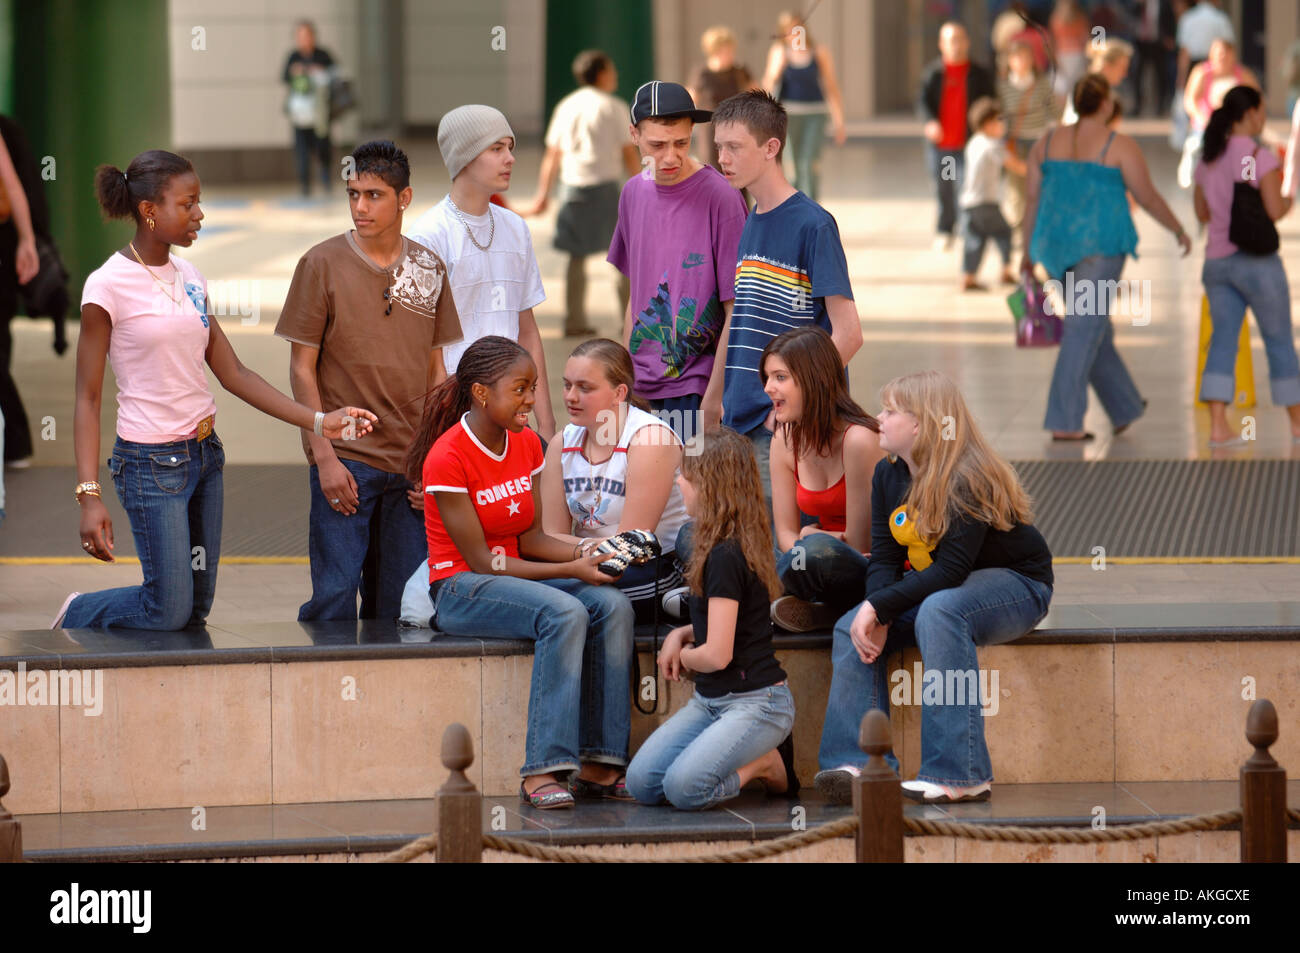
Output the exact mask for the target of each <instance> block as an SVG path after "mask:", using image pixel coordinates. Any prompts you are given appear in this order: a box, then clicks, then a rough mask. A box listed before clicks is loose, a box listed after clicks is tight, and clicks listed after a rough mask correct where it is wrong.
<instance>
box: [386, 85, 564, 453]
mask: <svg viewBox="0 0 1300 953" xmlns="http://www.w3.org/2000/svg"><path fill="white" fill-rule="evenodd" d="M514 148H515V134H514V132H513V131H512V130H511V128H510V123H509V122H507V121H506V117H505V116H503V115H502V114H501V112H500V111H499V110H496V109H494V108H492V107H491V106H480V105H472V106H459V107H457V108H456V109H453V110H451V112H449V113H447V114H446V115H445V116H443V117H442V121H441V122H440V123H439V124H438V149H439V150H440V151H441V152H442V160H443V162H445V163H446V165H447V172H448V174H449V175H450V176H451V191H450V192H449V193H448V194H447V195H445V196H443V198H442V200H441V201H440V202H438V204H436V205H434V206H433V207H432V208H431V209H429V210H428V211H427V212H425V213H424V214H423V215H421V216H420V217H419V219H417V220H416V222H415V225H414V227H413V228H412V229H411V232H410V236H411V238H413V239H414V240H415V241H417V242H419V243H420V244H422V245H424V246H425V247H426V248H430V249H432V250H433V251H434V252H436V253H437V254H438V255H439V256H440V257H441V258H442V260H443V261H444V262H446V263H447V273H448V276H449V278H450V280H451V289H452V295H453V296H454V298H455V299H456V307H457V310H458V312H459V314H460V323H461V329H462V331H463V332H464V335H465V337H464V340H462V341H460V342H459V343H457V344H454V345H451V346H449V347H447V348H445V349H444V350H443V352H442V359H441V361H440V362H439V366H438V367H437V374H438V379H439V380H442V379H443V378H445V377H446V376H447V375H450V374H454V373H456V366H457V365H458V364H459V363H460V357H461V355H462V354H464V353H465V349H466V348H468V347H469V346H470V345H471V344H473V343H474V342H475V341H477V340H478V339H479V338H481V337H485V336H487V335H489V334H497V335H501V336H502V337H507V338H510V339H511V340H514V341H518V342H519V343H520V344H521V345H523V347H524V349H525V350H527V351H528V353H529V354H530V355H531V356H532V359H533V363H534V364H536V365H537V403H536V404H535V405H534V413H535V415H536V418H537V419H536V423H537V432H538V433H539V434H541V436H542V439H544V440H550V439H551V438H552V437H554V436H555V413H554V412H553V411H552V409H551V392H550V385H549V383H548V382H547V379H546V355H545V354H544V353H543V351H542V336H541V333H540V332H539V331H538V329H537V319H536V317H535V316H534V314H533V308H535V307H536V306H537V305H539V304H541V303H542V302H543V301H545V300H546V294H545V292H544V291H543V290H542V278H541V272H540V271H539V270H538V268H537V256H536V255H535V254H534V253H533V241H532V236H531V235H530V234H529V231H528V226H527V225H526V224H525V223H524V220H523V219H522V218H520V217H519V216H518V215H517V214H515V213H514V212H512V211H511V210H510V209H508V208H506V207H505V206H504V205H503V204H497V203H495V202H493V201H492V199H493V197H494V196H495V195H498V194H499V193H502V192H505V191H506V190H507V189H508V188H510V174H511V170H512V169H513V167H514V164H515V157H514Z"/></svg>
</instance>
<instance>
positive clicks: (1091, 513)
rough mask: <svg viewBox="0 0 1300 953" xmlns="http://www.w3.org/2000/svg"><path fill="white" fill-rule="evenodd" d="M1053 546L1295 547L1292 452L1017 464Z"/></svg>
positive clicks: (1173, 551)
mask: <svg viewBox="0 0 1300 953" xmlns="http://www.w3.org/2000/svg"><path fill="white" fill-rule="evenodd" d="M1015 468H1016V471H1017V472H1018V473H1019V474H1020V479H1021V481H1022V482H1023V483H1024V485H1025V489H1026V490H1028V491H1029V493H1030V495H1031V496H1032V497H1033V499H1034V513H1035V525H1037V526H1038V528H1039V530H1040V531H1041V532H1042V533H1043V536H1044V537H1046V539H1047V542H1048V545H1049V546H1050V547H1051V549H1052V555H1053V556H1073V557H1090V556H1092V555H1093V552H1092V550H1093V547H1095V546H1103V547H1105V550H1106V555H1107V557H1117V556H1118V557H1202V558H1204V557H1218V558H1232V557H1241V556H1255V557H1261V556H1262V557H1268V556H1272V557H1284V556H1292V557H1294V556H1300V460H1114V461H1110V460H1104V461H1095V462H1090V463H1082V462H1079V461H1062V460H1051V461H1045V460H1034V461H1027V462H1021V463H1016V464H1015Z"/></svg>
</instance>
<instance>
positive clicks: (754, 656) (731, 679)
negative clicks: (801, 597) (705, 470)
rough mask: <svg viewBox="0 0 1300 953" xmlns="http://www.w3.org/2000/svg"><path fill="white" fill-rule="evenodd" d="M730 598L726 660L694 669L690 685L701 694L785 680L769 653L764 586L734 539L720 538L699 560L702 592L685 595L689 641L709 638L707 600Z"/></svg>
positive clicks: (753, 688)
mask: <svg viewBox="0 0 1300 953" xmlns="http://www.w3.org/2000/svg"><path fill="white" fill-rule="evenodd" d="M710 597H713V598H718V599H735V600H736V601H737V602H738V603H740V608H739V609H738V610H737V612H736V639H735V642H734V643H733V645H732V649H731V662H730V663H729V664H728V665H727V667H726V668H724V669H719V670H718V671H716V672H697V673H696V675H695V690H696V691H697V692H699V693H700V694H701V695H703V696H704V697H705V698H718V697H720V696H722V695H726V694H729V693H730V692H752V691H756V690H758V689H760V688H766V687H767V686H769V685H775V684H776V683H777V682H780V681H784V680H785V672H784V671H783V670H782V669H781V664H780V663H779V662H777V660H776V656H775V655H773V654H772V616H771V607H770V606H771V604H770V603H769V602H768V599H767V587H766V586H764V585H763V581H762V580H761V579H759V578H758V575H757V574H756V573H755V572H754V570H752V569H750V568H749V564H748V563H746V562H745V556H744V554H743V553H742V552H741V550H740V544H739V543H738V542H736V541H735V540H734V539H726V540H723V541H722V542H720V543H718V545H716V546H714V547H713V551H712V552H710V553H709V559H708V562H706V563H705V564H704V595H702V596H697V595H694V594H692V595H691V621H692V622H694V624H695V644H696V645H703V644H704V643H705V642H707V641H708V638H709V599H710Z"/></svg>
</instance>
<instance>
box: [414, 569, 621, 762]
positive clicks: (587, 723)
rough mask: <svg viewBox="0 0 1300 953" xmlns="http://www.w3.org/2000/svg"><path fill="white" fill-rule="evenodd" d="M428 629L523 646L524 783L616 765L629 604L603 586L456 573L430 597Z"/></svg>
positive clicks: (619, 750) (618, 755)
mask: <svg viewBox="0 0 1300 953" xmlns="http://www.w3.org/2000/svg"><path fill="white" fill-rule="evenodd" d="M431 595H432V596H433V607H434V612H433V625H434V628H436V629H439V630H440V631H442V632H446V633H448V634H450V635H465V636H472V637H474V638H480V639H532V640H533V642H534V643H536V644H535V647H534V649H533V680H532V687H531V688H530V689H529V693H528V736H527V739H526V740H525V742H524V766H523V767H522V768H521V769H520V770H519V773H520V775H521V776H523V777H528V776H530V775H534V774H550V773H553V772H557V771H559V772H563V771H576V770H577V769H578V767H579V762H582V761H589V762H595V763H599V764H612V765H618V766H622V765H625V764H627V748H628V740H629V735H630V734H631V731H632V695H631V692H630V691H629V683H630V680H631V672H632V604H631V603H630V602H628V600H627V596H625V595H623V593H621V592H619V591H618V589H616V588H614V587H613V586H612V585H609V586H593V585H590V584H588V583H585V582H581V581H579V580H577V579H548V580H546V581H545V582H534V581H533V580H531V579H517V578H515V577H514V576H490V575H486V574H483V573H473V572H460V573H457V574H456V575H454V576H450V577H448V578H447V579H445V580H443V581H442V582H441V583H440V584H439V585H438V586H437V588H436V590H435V591H434V592H432V593H431Z"/></svg>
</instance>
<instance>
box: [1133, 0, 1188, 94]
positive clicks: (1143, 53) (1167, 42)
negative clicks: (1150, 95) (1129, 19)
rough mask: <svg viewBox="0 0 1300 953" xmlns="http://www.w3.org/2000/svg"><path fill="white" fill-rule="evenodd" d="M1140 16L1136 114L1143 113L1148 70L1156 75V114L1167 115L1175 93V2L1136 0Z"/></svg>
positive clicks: (1136, 52)
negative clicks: (1173, 68)
mask: <svg viewBox="0 0 1300 953" xmlns="http://www.w3.org/2000/svg"><path fill="white" fill-rule="evenodd" d="M1136 4H1137V6H1136V9H1135V11H1134V12H1135V15H1136V17H1137V28H1136V30H1135V33H1136V42H1135V43H1134V59H1135V69H1134V71H1133V103H1134V110H1133V114H1134V115H1135V116H1140V115H1141V114H1142V106H1143V104H1144V102H1145V101H1146V99H1145V93H1144V92H1143V90H1144V88H1145V87H1146V77H1147V75H1148V73H1152V74H1154V75H1153V76H1152V80H1151V83H1152V86H1153V87H1154V91H1155V104H1154V105H1155V110H1154V113H1153V115H1156V116H1165V115H1168V113H1169V104H1170V101H1171V99H1172V97H1173V70H1172V64H1171V59H1172V57H1173V52H1174V26H1175V24H1176V23H1177V20H1176V18H1175V16H1174V8H1173V4H1171V3H1170V2H1169V0H1136Z"/></svg>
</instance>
